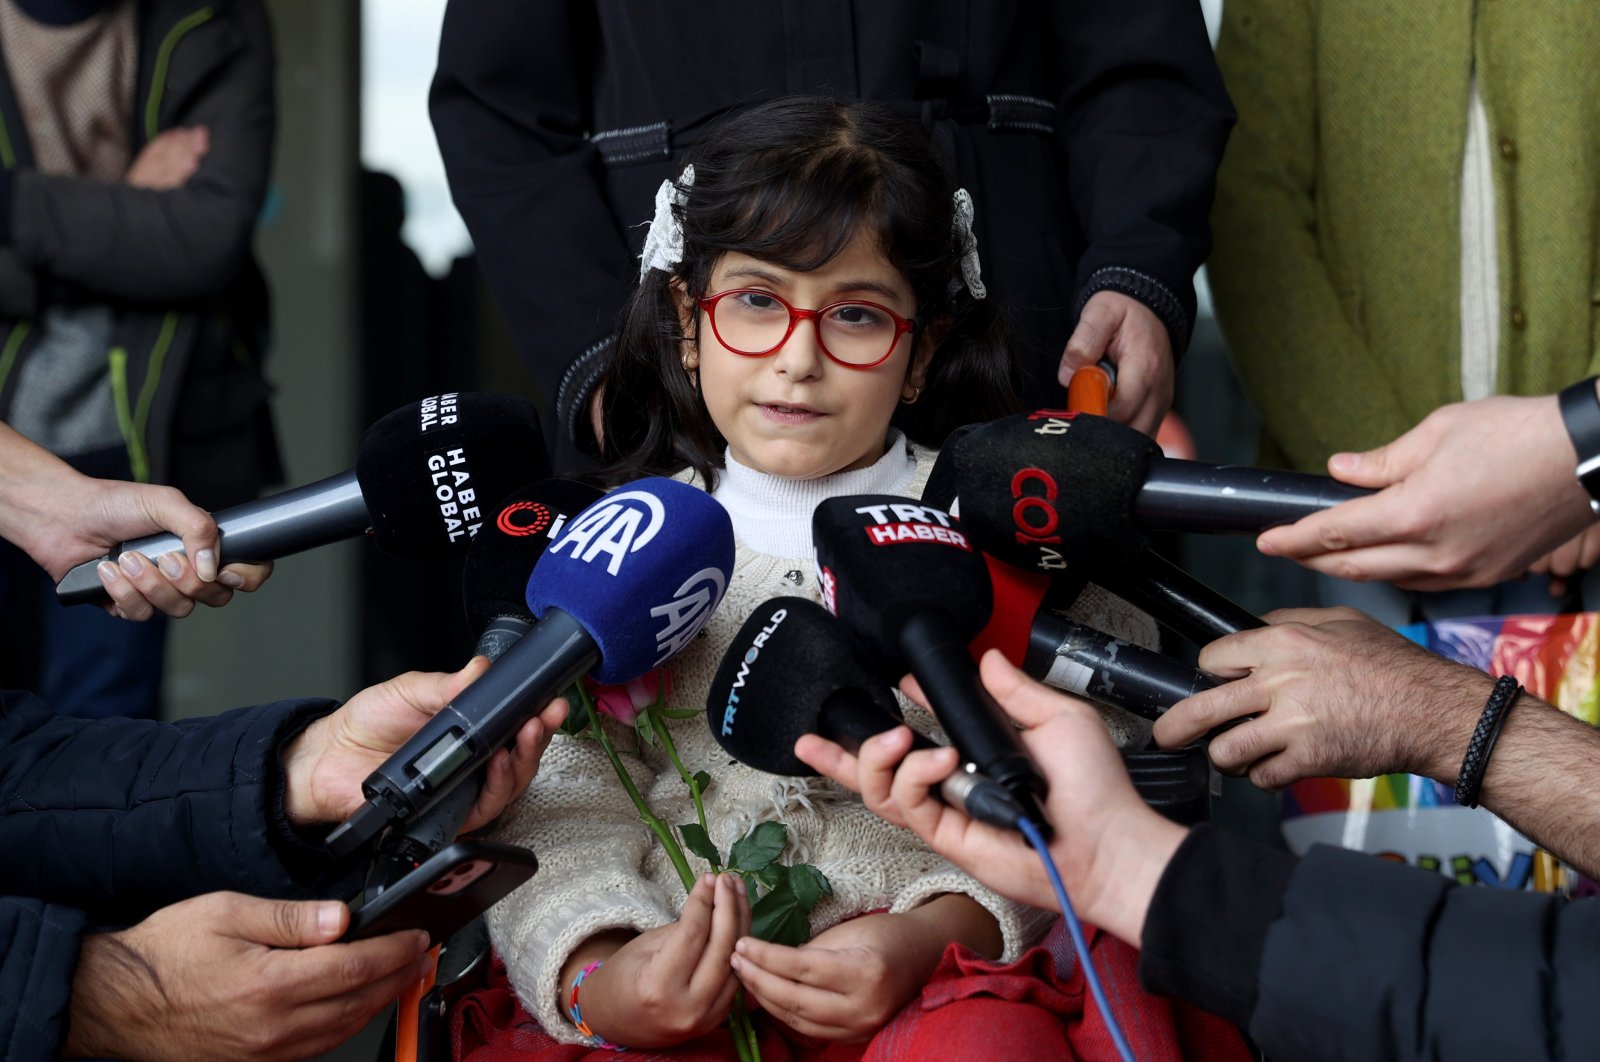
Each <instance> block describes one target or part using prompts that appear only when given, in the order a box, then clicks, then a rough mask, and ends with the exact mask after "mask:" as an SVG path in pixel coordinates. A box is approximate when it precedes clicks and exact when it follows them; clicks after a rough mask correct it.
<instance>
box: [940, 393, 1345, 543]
mask: <svg viewBox="0 0 1600 1062" xmlns="http://www.w3.org/2000/svg"><path fill="white" fill-rule="evenodd" d="M946 450H947V451H948V452H949V453H950V458H949V464H950V467H949V472H948V477H949V483H950V488H949V489H953V491H954V493H955V494H956V495H957V496H958V497H959V498H960V514H961V520H962V523H963V524H964V525H965V526H966V528H967V530H968V532H969V533H971V534H972V536H973V538H974V540H975V541H977V542H979V543H981V544H982V545H983V548H984V549H986V550H988V551H989V552H991V553H993V554H994V555H995V556H997V557H999V558H1001V559H1002V560H1005V561H1007V562H1009V563H1012V564H1016V565H1018V566H1019V567H1023V568H1028V569H1030V570H1038V571H1048V570H1050V569H1051V568H1052V567H1061V566H1063V565H1065V564H1066V559H1067V558H1068V557H1071V556H1083V555H1085V553H1086V552H1088V551H1091V550H1092V551H1098V552H1100V553H1102V554H1106V555H1109V556H1116V557H1122V558H1128V557H1131V556H1133V555H1134V554H1135V553H1137V552H1138V551H1139V550H1142V549H1143V548H1144V547H1145V546H1146V545H1147V544H1148V542H1147V539H1146V538H1145V534H1144V533H1145V532H1146V531H1153V530H1167V531H1206V532H1228V531H1235V532H1249V533H1255V532H1260V531H1264V530H1266V529H1267V528H1269V527H1275V526H1277V525H1278V524H1285V523H1291V522H1293V521H1295V520H1298V519H1300V518H1301V517H1304V516H1309V515H1310V514H1312V513H1314V512H1318V511H1320V510H1322V509H1326V508H1329V507H1331V506H1333V505H1336V504H1338V503H1339V502H1341V501H1347V500H1349V499H1351V498H1357V497H1362V496H1364V495H1367V494H1370V493H1372V492H1371V491H1370V490H1367V489H1365V488H1362V487H1352V486H1349V485H1348V484H1344V483H1340V482H1339V481H1337V480H1334V479H1330V478H1328V477H1327V476H1313V475H1306V474H1303V473H1293V472H1277V471H1273V470H1270V469H1260V468H1242V467H1236V466H1230V465H1211V464H1206V463H1204V462H1200V461H1181V460H1177V459H1175V458H1168V457H1162V456H1160V454H1161V449H1160V447H1158V446H1157V445H1156V444H1155V442H1154V440H1152V439H1150V438H1148V437H1147V436H1145V435H1144V434H1142V433H1141V432H1139V431H1136V430H1135V429H1133V428H1129V427H1126V426H1125V425H1122V424H1118V423H1116V422H1115V421H1111V420H1107V419H1105V418H1104V417H1095V416H1091V415H1089V414H1086V413H1063V412H1057V411H1052V410H1040V411H1038V412H1035V413H1021V414H1014V415H1012V416H1009V417H1002V418H1000V419H998V420H995V421H991V422H990V423H988V424H984V425H981V426H980V427H978V428H976V429H975V430H973V431H971V432H969V433H967V434H966V435H964V436H962V437H961V438H960V439H957V440H956V441H955V443H954V444H953V446H951V447H947V448H946ZM940 456H941V458H943V457H944V454H943V453H941V455H940Z"/></svg>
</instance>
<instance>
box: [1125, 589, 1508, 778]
mask: <svg viewBox="0 0 1600 1062" xmlns="http://www.w3.org/2000/svg"><path fill="white" fill-rule="evenodd" d="M1265 618H1266V620H1267V623H1268V624H1269V626H1267V627H1263V628H1260V629H1257V630H1248V631H1241V632H1239V633H1238V634H1231V635H1229V636H1227V637H1226V638H1221V639H1218V640H1217V641H1214V642H1212V643H1211V644H1210V645H1207V646H1206V647H1205V648H1204V649H1202V650H1201V651H1200V667H1201V668H1202V669H1203V670H1206V671H1209V672H1211V673H1212V674H1214V675H1217V676H1218V677H1220V678H1228V679H1233V681H1231V682H1225V683H1223V684H1222V685H1220V686H1217V687H1215V688H1214V689H1209V690H1203V691H1201V692H1200V693H1196V694H1194V695H1192V696H1189V697H1185V698H1184V699H1183V700H1181V701H1179V702H1178V703H1177V704H1175V705H1173V706H1172V707H1171V708H1170V709H1168V710H1167V712H1166V714H1164V715H1163V716H1162V717H1161V718H1160V719H1158V720H1157V721H1156V724H1155V729H1154V734H1155V739H1156V741H1157V742H1159V743H1160V744H1161V745H1163V746H1165V747H1167V748H1175V747H1178V746H1181V745H1185V744H1188V743H1189V742H1191V741H1194V740H1195V739H1197V738H1198V737H1200V736H1201V735H1202V734H1204V733H1206V732H1207V731H1209V730H1210V729H1211V728H1213V727H1215V726H1217V725H1219V724H1221V723H1225V722H1228V721H1229V720H1233V719H1241V718H1244V717H1245V716H1254V717H1255V718H1253V719H1250V720H1248V721H1246V722H1243V723H1240V724H1239V725H1237V726H1235V727H1234V728H1232V729H1231V730H1228V731H1227V732H1226V733H1223V734H1219V735H1217V736H1216V737H1214V738H1212V739H1211V743H1210V749H1209V751H1210V755H1211V762H1213V763H1215V764H1216V765H1217V768H1218V770H1221V771H1222V772H1223V773H1225V774H1231V775H1248V776H1249V778H1250V781H1251V782H1252V783H1254V784H1255V785H1256V786H1257V787H1258V788H1261V789H1266V790H1276V789H1281V788H1283V787H1284V786H1286V785H1288V784H1290V783H1291V782H1295V781H1298V780H1299V779H1301V778H1314V777H1334V778H1370V777H1372V776H1374V775H1378V774H1385V773H1388V772H1391V771H1411V772H1416V773H1418V774H1426V775H1429V776H1431V777H1435V778H1438V777H1441V774H1442V775H1443V776H1444V777H1445V778H1446V779H1448V780H1452V781H1453V780H1454V777H1455V775H1454V767H1453V766H1452V764H1459V762H1460V757H1461V752H1462V750H1464V749H1465V748H1466V746H1467V741H1468V739H1469V738H1470V736H1471V732H1472V727H1473V725H1474V724H1475V722H1476V719H1477V713H1478V712H1480V711H1481V710H1482V708H1483V703H1484V701H1485V699H1487V697H1488V695H1489V691H1490V689H1491V688H1492V687H1493V685H1494V680H1493V679H1491V678H1489V676H1487V675H1485V674H1484V673H1483V672H1481V671H1478V670H1477V669H1475V668H1470V667H1466V666H1465V665H1462V664H1457V663H1454V662H1452V661H1449V660H1446V659H1444V658H1443V657H1441V656H1439V655H1437V654H1435V653H1430V652H1429V651H1428V650H1426V649H1424V648H1422V647H1421V646H1419V645H1416V644H1415V643H1413V642H1411V641H1410V640H1408V639H1407V638H1405V637H1404V636H1403V635H1401V634H1399V633H1397V632H1395V631H1393V630H1390V629H1389V628H1388V627H1385V626H1384V625H1382V624H1381V623H1378V622H1377V621H1375V620H1373V619H1371V618H1369V617H1367V616H1365V615H1363V614H1361V613H1360V612H1357V611H1356V610H1354V609H1349V608H1333V609H1280V610H1278V611H1276V612H1272V613H1269V614H1268V615H1267V616H1266V617H1265ZM1463 712H1465V713H1466V715H1465V716H1463V714H1462V713H1463Z"/></svg>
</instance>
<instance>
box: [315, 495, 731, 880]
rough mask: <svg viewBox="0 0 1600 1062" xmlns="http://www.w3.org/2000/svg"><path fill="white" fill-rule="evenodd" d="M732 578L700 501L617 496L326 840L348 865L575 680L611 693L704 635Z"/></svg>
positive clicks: (705, 501) (553, 551) (727, 553)
mask: <svg viewBox="0 0 1600 1062" xmlns="http://www.w3.org/2000/svg"><path fill="white" fill-rule="evenodd" d="M732 571H733V526H732V524H731V523H730V521H729V520H728V514H727V511H726V510H725V509H723V507H722V506H721V505H719V504H718V503H717V502H716V500H715V499H713V498H712V497H711V496H710V495H709V494H707V493H705V492H704V491H702V490H699V489H697V488H695V487H691V486H689V485H687V484H684V483H679V482H676V481H674V480H670V479H660V478H648V479H640V480H635V481H633V482H631V483H626V484H624V485H622V486H620V487H618V488H617V489H615V490H613V491H611V492H610V493H608V494H606V495H605V496H604V497H602V498H601V499H600V500H599V501H596V502H595V503H594V504H592V505H590V506H589V507H588V508H586V509H584V510H583V511H582V512H580V513H579V514H578V515H577V516H575V517H573V518H572V519H571V520H568V521H567V525H566V529H565V530H564V531H563V532H562V533H561V536H560V537H559V538H557V539H556V541H555V542H553V543H552V544H551V545H550V547H549V549H547V550H545V552H544V554H543V555H542V556H540V557H539V560H538V563H537V564H536V565H535V566H534V569H533V575H532V576H531V577H530V578H529V580H528V587H527V603H528V609H529V611H530V612H531V613H532V614H533V616H534V617H535V620H536V622H535V623H534V624H533V626H532V627H531V628H530V629H529V631H528V633H527V634H525V635H523V636H522V638H521V639H519V640H518V641H517V642H516V643H515V644H513V645H512V646H511V647H510V648H509V649H507V650H506V651H505V655H503V656H502V657H501V658H500V659H499V660H498V661H496V662H495V664H494V665H493V666H492V667H490V668H489V670H488V671H487V672H486V673H485V674H484V676H483V677H482V678H480V679H479V680H478V681H477V682H475V683H473V684H472V685H471V686H468V687H467V688H466V689H465V690H464V691H462V693H461V695H460V696H459V697H457V698H456V699H455V700H454V701H452V702H451V703H450V704H447V705H445V706H444V708H442V709H440V711H439V713H438V714H437V715H435V716H434V717H433V718H432V719H430V720H428V722H426V723H425V724H423V726H422V728H421V729H420V730H418V731H417V733H416V734H415V735H413V736H412V737H411V739H410V740H409V741H407V742H406V743H405V744H404V745H402V746H401V747H400V748H399V749H398V750H396V751H395V753H394V754H393V755H392V756H390V757H389V758H388V759H387V760H385V761H384V762H383V764H382V765H380V766H379V767H378V769H377V770H375V771H374V772H373V773H372V774H371V775H370V776H368V778H367V780H366V781H365V782H364V783H363V784H362V791H363V792H365V793H366V795H367V797H368V800H367V803H366V804H364V805H362V807H361V809H360V810H358V811H357V812H356V813H355V814H354V815H353V816H351V817H350V818H349V819H347V820H345V822H344V823H343V824H342V825H341V826H339V827H338V828H337V829H336V830H334V831H333V833H331V834H329V835H328V847H329V848H330V849H331V850H332V851H333V852H334V854H336V855H340V856H343V855H348V854H349V853H351V852H353V851H355V850H356V849H358V848H360V847H361V846H362V845H364V844H366V843H367V842H368V841H370V840H371V839H372V838H374V837H376V836H377V835H378V834H379V833H380V832H382V831H383V830H384V829H385V828H386V827H387V826H389V825H391V824H398V823H402V822H406V821H408V820H410V819H413V818H415V817H418V816H421V815H423V814H424V813H426V812H427V811H428V809H429V808H430V807H431V806H432V805H433V804H434V803H436V802H437V801H438V800H440V799H441V798H442V797H444V796H445V795H446V794H448V793H449V792H450V791H451V790H452V789H453V788H455V787H456V786H457V785H459V784H460V783H461V782H462V781H464V780H465V779H467V778H469V777H471V776H472V775H473V774H474V772H476V770H477V769H478V768H479V767H480V766H481V765H482V764H483V763H484V761H486V760H487V759H488V758H489V757H490V755H492V754H493V753H494V751H495V750H496V749H498V748H502V747H504V746H505V745H506V744H507V743H508V742H510V741H511V740H512V739H513V737H514V736H515V735H516V732H517V730H518V728H520V727H521V726H522V724H523V723H524V722H525V721H526V720H527V719H528V718H529V717H530V716H532V715H534V714H536V713H537V712H538V711H539V710H540V709H541V708H543V707H544V706H545V705H546V704H547V703H549V701H550V699H551V698H553V697H555V696H556V695H558V694H560V693H561V692H562V691H564V690H565V689H566V688H567V687H568V686H570V685H572V683H573V682H575V681H577V679H578V678H579V677H580V676H582V675H585V674H588V675H591V676H592V677H593V678H594V679H595V680H596V681H597V682H601V683H604V684H607V685H620V684H621V683H624V682H628V681H629V680H631V679H635V678H638V677H639V676H640V675H643V674H644V673H645V672H647V671H650V670H651V669H653V668H656V667H659V666H661V665H662V664H663V663H665V662H666V661H667V659H668V658H670V657H671V656H672V655H674V654H675V653H677V652H678V651H679V650H681V649H683V648H684V647H685V646H686V645H688V644H689V642H690V640H691V639H693V638H694V636H695V635H696V634H698V633H699V632H700V629H701V628H702V627H704V626H705V623H706V620H708V619H709V618H710V617H711V614H712V612H713V611H715V610H716V607H717V605H718V604H719V603H720V602H721V601H722V595H723V593H724V592H725V591H726V590H727V586H728V579H729V577H730V575H731V574H732Z"/></svg>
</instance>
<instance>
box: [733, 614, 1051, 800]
mask: <svg viewBox="0 0 1600 1062" xmlns="http://www.w3.org/2000/svg"><path fill="white" fill-rule="evenodd" d="M902 722H904V720H903V719H901V717H900V711H899V706H898V705H897V704H896V702H895V699H894V696H893V695H892V694H891V693H890V692H889V688H888V687H887V686H885V685H884V682H883V678H882V676H881V675H880V674H879V673H878V672H877V670H876V669H875V668H874V667H873V666H872V665H871V664H870V663H869V662H868V661H866V660H865V659H863V658H862V656H861V653H860V650H859V649H858V648H857V647H856V646H855V644H854V643H853V642H852V641H851V640H850V637H849V634H848V633H847V632H846V631H845V630H844V628H843V627H842V626H841V625H840V624H839V621H838V620H836V619H835V618H834V617H833V616H831V615H829V613H828V610H827V609H825V608H823V607H822V606H821V605H818V604H817V603H815V602H813V601H810V600H808V599H806V598H803V597H778V598H773V599H772V600H770V601H765V602H763V603H762V604H761V605H760V606H759V607H758V608H756V610H755V611H754V612H752V613H750V616H749V617H748V618H747V619H746V620H745V621H744V626H742V627H740V628H739V633H738V634H736V635H734V638H733V641H732V642H731V643H729V645H728V651H727V652H726V653H724V654H723V657H722V663H721V665H720V666H719V667H718V668H717V674H716V677H715V678H714V679H713V680H712V682H711V688H710V690H709V691H708V692H707V694H706V724H707V725H708V726H710V727H711V735H712V737H714V738H715V739H716V741H717V744H719V745H721V746H722V748H723V750H724V751H725V752H727V753H728V755H730V756H732V757H733V758H734V759H736V760H738V761H739V762H740V763H742V764H745V765H746V766H748V767H754V768H755V769H756V770H758V771H765V772H767V773H768V774H786V775H813V774H815V773H816V772H815V771H813V770H812V769H811V768H810V767H808V766H807V765H806V764H805V763H803V762H802V761H801V760H799V759H798V758H796V756H795V754H794V743H795V742H796V741H797V740H799V738H800V736H801V735H802V734H820V735H821V736H822V737H825V738H828V739H829V740H830V741H833V742H835V743H836V744H838V745H840V746H841V747H843V748H844V750H845V751H846V752H851V753H854V752H856V751H857V750H858V749H860V748H861V743H862V742H863V741H865V740H867V739H868V738H870V737H872V736H873V735H874V734H881V733H883V732H884V731H885V730H890V729H893V728H894V727H896V726H898V725H900V724H901V723H902ZM912 734H913V735H914V736H913V738H912V748H914V749H918V748H936V747H937V746H935V745H934V743H933V742H932V741H930V740H928V739H927V738H926V737H924V736H923V735H921V734H919V733H917V732H916V731H915V730H913V731H912ZM939 793H940V795H941V796H942V797H943V798H944V800H945V802H946V803H948V804H951V805H952V806H954V807H958V808H962V809H964V810H965V811H966V812H967V814H969V815H971V816H972V817H973V818H975V819H978V820H979V821H981V822H987V823H989V824H990V825H992V826H998V827H1001V828H1002V829H1015V828H1016V825H1017V820H1018V819H1019V818H1020V817H1021V815H1022V813H1023V812H1022V808H1021V807H1020V806H1019V805H1018V804H1017V802H1016V801H1015V800H1014V799H1013V798H1012V797H1011V795H1010V794H1009V793H1007V792H1006V791H1005V790H1004V789H1002V788H1001V787H1000V786H999V785H996V784H995V783H994V782H993V781H991V780H989V779H987V778H984V777H983V776H982V775H980V774H978V773H977V772H976V770H975V769H973V767H972V765H971V764H967V765H966V767H965V768H963V769H961V770H957V771H956V772H955V773H954V774H952V775H951V776H950V777H949V778H946V779H945V781H944V782H943V784H942V785H941V786H940V788H939Z"/></svg>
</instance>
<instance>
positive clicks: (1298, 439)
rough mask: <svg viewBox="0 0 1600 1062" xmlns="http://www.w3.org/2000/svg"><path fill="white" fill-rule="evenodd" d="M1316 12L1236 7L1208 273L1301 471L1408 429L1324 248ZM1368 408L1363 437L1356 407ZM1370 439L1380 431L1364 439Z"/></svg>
mask: <svg viewBox="0 0 1600 1062" xmlns="http://www.w3.org/2000/svg"><path fill="white" fill-rule="evenodd" d="M1307 6H1308V5H1307V4H1305V3H1303V2H1300V0H1296V2H1292V3H1289V2H1284V0H1229V2H1228V4H1227V5H1226V6H1225V8H1224V10H1223V24H1222V35H1221V37H1220V39H1219V40H1218V44H1217V58H1218V60H1219V61H1220V62H1221V64H1222V68H1223V71H1224V74H1225V75H1226V77H1227V81H1228V91H1229V93H1230V94H1231V95H1232V96H1233V101H1234V103H1235V105H1236V106H1237V107H1238V108H1239V126H1238V128H1237V129H1235V130H1234V133H1233V137H1232V140H1231V141H1230V142H1229V144H1228V150H1227V153H1226V154H1225V155H1224V157H1223V161H1222V169H1221V171H1220V172H1219V173H1218V176H1217V202H1216V208H1215V210H1214V211H1213V214H1212V226H1213V229H1214V231H1215V234H1216V250H1215V251H1214V252H1213V254H1212V256H1211V261H1210V264H1209V265H1208V266H1207V270H1206V272H1207V276H1208V278H1209V280H1210V282H1211V290H1212V294H1213V296H1214V297H1215V299H1216V305H1217V317H1218V320H1219V322H1220V323H1221V325H1222V330H1223V333H1224V334H1225V335H1226V336H1227V340H1228V346H1229V349H1230V351H1231V352H1232V355H1233V360H1234V364H1235V365H1236V366H1237V368H1238V372H1239V378H1240V382H1241V383H1242V384H1243V385H1244V388H1245V391H1246V392H1247V393H1248V394H1249V395H1250V398H1251V400H1252V401H1253V402H1254V404H1255V407H1256V409H1257V410H1258V411H1259V412H1260V414H1261V419H1262V422H1263V424H1264V427H1265V429H1266V433H1267V435H1268V436H1270V437H1271V438H1272V439H1273V440H1274V441H1275V442H1276V443H1277V444H1278V445H1279V446H1280V447H1282V448H1283V450H1284V452H1285V453H1286V454H1287V455H1288V457H1289V458H1290V460H1291V462H1292V463H1293V465H1294V466H1295V467H1296V468H1300V469H1305V470H1308V471H1316V472H1321V471H1323V470H1324V467H1325V463H1326V461H1327V458H1328V455H1329V454H1331V453H1334V452H1336V451H1339V450H1365V449H1369V448H1371V447H1373V446H1377V445H1380V444H1382V443H1386V442H1388V441H1390V440H1391V439H1394V438H1396V437H1397V436H1399V435H1400V434H1401V433H1403V432H1405V431H1406V430H1407V429H1409V428H1410V427H1411V425H1412V420H1413V418H1411V417H1409V416H1407V414H1406V412H1405V410H1404V407H1403V406H1402V405H1401V402H1400V398H1399V396H1398V395H1397V394H1396V393H1395V391H1394V388H1393V385H1392V384H1391V383H1390V382H1389V380H1388V378H1387V375H1386V374H1385V373H1384V371H1383V365H1382V361H1381V357H1380V355H1379V353H1378V352H1375V351H1373V350H1371V349H1370V348H1369V347H1368V346H1367V344H1366V342H1365V340H1364V339H1363V338H1362V337H1361V335H1360V334H1359V333H1358V332H1357V331H1356V328H1355V326H1354V325H1353V323H1352V322H1353V320H1354V315H1355V310H1354V307H1353V306H1349V305H1346V303H1347V302H1349V300H1350V298H1351V296H1349V295H1346V296H1345V297H1344V298H1343V299H1341V295H1340V292H1339V290H1337V288H1336V285H1335V282H1334V279H1333V278H1332V277H1331V276H1330V274H1329V270H1328V264H1327V262H1325V261H1324V260H1323V258H1322V255H1321V251H1320V246H1319V240H1318V232H1317V230H1318V216H1317V198H1316V180H1317V122H1318V113H1317V111H1318V108H1317V86H1316V61H1315V48H1314V37H1313V33H1312V26H1311V17H1310V14H1309V13H1308V12H1307V10H1306V9H1307ZM1330 395H1335V396H1347V397H1348V398H1349V399H1350V400H1351V401H1355V400H1356V399H1357V398H1359V401H1360V403H1361V405H1362V407H1363V413H1362V416H1361V417H1360V418H1359V420H1360V428H1356V427H1353V425H1352V421H1351V418H1350V417H1349V413H1348V406H1347V404H1346V403H1341V402H1331V401H1329V400H1328V397H1329V396H1330ZM1360 429H1370V430H1360Z"/></svg>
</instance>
